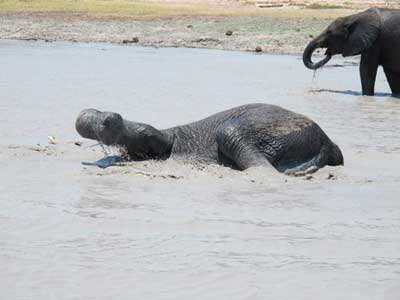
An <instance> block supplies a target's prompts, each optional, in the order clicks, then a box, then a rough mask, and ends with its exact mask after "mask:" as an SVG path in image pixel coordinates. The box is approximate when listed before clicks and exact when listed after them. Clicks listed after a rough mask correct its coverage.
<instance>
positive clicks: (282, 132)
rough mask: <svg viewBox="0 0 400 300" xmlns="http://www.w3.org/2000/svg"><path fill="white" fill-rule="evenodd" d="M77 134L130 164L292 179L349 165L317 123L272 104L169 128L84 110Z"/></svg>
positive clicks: (243, 108)
mask: <svg viewBox="0 0 400 300" xmlns="http://www.w3.org/2000/svg"><path fill="white" fill-rule="evenodd" d="M75 126H76V130H77V131H78V133H79V134H80V135H81V136H82V137H84V138H89V139H93V140H97V141H99V142H100V143H103V144H105V145H117V146H120V147H123V148H125V149H126V150H127V153H128V155H129V159H130V160H136V161H137V160H148V159H167V158H184V159H190V160H195V161H199V162H205V163H219V164H222V165H225V166H229V167H231V168H234V169H239V170H245V169H247V168H250V167H256V166H271V165H272V166H273V167H275V168H276V169H277V170H278V171H280V172H284V173H286V174H289V175H295V174H296V173H302V172H303V173H304V172H307V171H310V172H312V171H316V170H318V169H319V168H322V167H323V166H325V165H330V166H336V165H342V164H343V156H342V152H341V151H340V149H339V147H338V146H336V145H335V144H334V143H333V142H332V141H331V140H330V139H329V138H328V136H327V135H326V134H325V133H324V132H323V131H322V129H321V128H320V127H319V126H318V125H317V124H316V123H314V122H313V121H312V120H310V119H308V118H306V117H304V116H302V115H299V114H296V113H294V112H291V111H288V110H285V109H283V108H281V107H278V106H274V105H268V104H247V105H243V106H239V107H235V108H232V109H229V110H225V111H222V112H220V113H217V114H214V115H212V116H210V117H208V118H205V119H203V120H200V121H197V122H194V123H190V124H187V125H183V126H177V127H173V128H170V129H165V130H157V129H155V128H154V127H152V126H150V125H147V124H143V123H137V122H131V121H127V120H124V119H123V118H122V117H121V115H120V114H118V113H113V112H100V111H98V110H95V109H85V110H83V111H82V112H81V113H80V114H79V116H78V118H77V120H76V124H75Z"/></svg>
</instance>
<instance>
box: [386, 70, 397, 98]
mask: <svg viewBox="0 0 400 300" xmlns="http://www.w3.org/2000/svg"><path fill="white" fill-rule="evenodd" d="M383 70H384V71H385V75H386V78H387V80H388V82H389V86H390V89H391V90H392V94H393V95H395V96H399V95H400V73H399V72H394V71H392V70H390V69H388V68H385V67H384V68H383Z"/></svg>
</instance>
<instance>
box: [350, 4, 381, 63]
mask: <svg viewBox="0 0 400 300" xmlns="http://www.w3.org/2000/svg"><path fill="white" fill-rule="evenodd" d="M345 27H346V29H347V31H348V39H347V43H346V44H345V46H344V49H343V56H344V57H346V56H353V55H358V54H360V53H361V52H362V51H364V50H365V49H367V48H369V47H371V46H372V45H373V43H374V42H375V41H376V39H377V38H378V36H379V32H380V28H381V17H380V14H379V11H378V10H377V9H368V10H366V11H364V12H361V13H359V14H357V15H354V16H352V17H351V18H350V19H349V20H348V21H347V22H346V23H345Z"/></svg>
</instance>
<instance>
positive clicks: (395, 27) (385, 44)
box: [303, 8, 400, 96]
mask: <svg viewBox="0 0 400 300" xmlns="http://www.w3.org/2000/svg"><path fill="white" fill-rule="evenodd" d="M399 28H400V10H397V9H380V8H371V9H368V10H366V11H363V12H361V13H358V14H354V15H350V16H347V17H342V18H338V19H336V20H335V21H334V22H332V23H331V24H330V25H329V26H328V28H327V29H326V30H324V31H323V32H322V33H321V34H320V35H319V36H317V37H316V38H315V39H313V40H312V41H311V42H310V43H309V44H308V46H307V47H306V48H305V50H304V53H303V62H304V65H305V66H306V67H307V68H309V69H313V70H316V69H318V68H320V67H322V66H323V65H325V64H326V63H327V62H328V61H329V60H330V59H331V57H332V56H333V55H336V54H342V55H343V57H347V56H354V55H358V54H361V62H360V77H361V85H362V93H363V95H370V96H372V95H374V93H375V80H376V73H377V69H378V66H379V65H382V66H383V69H384V71H385V75H386V78H387V80H388V82H389V85H390V88H391V90H392V93H393V94H394V95H396V96H397V95H399V94H400V55H399V53H400V30H399ZM318 48H327V50H326V52H325V55H326V57H325V58H324V59H322V60H321V61H319V62H316V63H313V62H312V61H311V57H312V54H313V52H314V51H315V50H316V49H318Z"/></svg>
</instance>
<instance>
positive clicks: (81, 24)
mask: <svg viewBox="0 0 400 300" xmlns="http://www.w3.org/2000/svg"><path fill="white" fill-rule="evenodd" d="M39 2H40V1H39ZM44 2H46V1H44ZM58 2H63V1H55V3H56V4H57V3H58ZM77 2H80V1H77ZM88 2H89V3H90V2H93V1H88ZM100 2H101V1H100ZM121 2H122V3H125V2H124V1H121ZM4 3H7V1H5V2H3V3H2V4H0V20H1V26H0V39H18V40H45V41H49V42H51V41H71V42H107V43H123V44H138V45H142V46H152V47H190V48H212V49H223V50H240V51H255V49H256V48H259V50H261V51H262V52H266V53H288V54H299V53H301V52H302V50H303V48H304V45H305V44H306V43H307V42H308V41H309V40H310V38H311V37H313V36H315V35H316V34H318V33H319V32H321V30H323V29H324V28H325V27H326V26H327V24H329V23H330V21H331V20H333V19H334V18H336V17H338V16H342V15H347V14H351V13H353V12H354V11H352V10H346V9H302V8H293V7H286V8H274V9H260V8H257V7H256V6H254V5H245V4H240V3H237V2H207V5H205V4H204V3H198V2H193V1H192V2H187V1H185V3H176V2H173V3H164V4H159V3H153V2H144V3H137V2H134V4H135V5H137V6H126V5H127V4H126V5H125V6H123V5H122V6H121V5H119V6H118V5H117V6H112V7H111V6H110V7H108V6H100V7H98V6H95V7H92V6H54V5H55V4H53V6H51V5H48V4H46V3H45V4H44V5H42V6H35V5H33V4H29V5H27V6H21V5H20V6H18V5H11V4H10V5H9V6H7V5H4ZM96 3H97V2H96ZM101 3H103V2H101ZM104 3H106V2H104ZM118 3H119V2H118ZM59 4H60V3H59ZM131 4H133V3H132V2H131ZM104 5H105V4H104Z"/></svg>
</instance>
